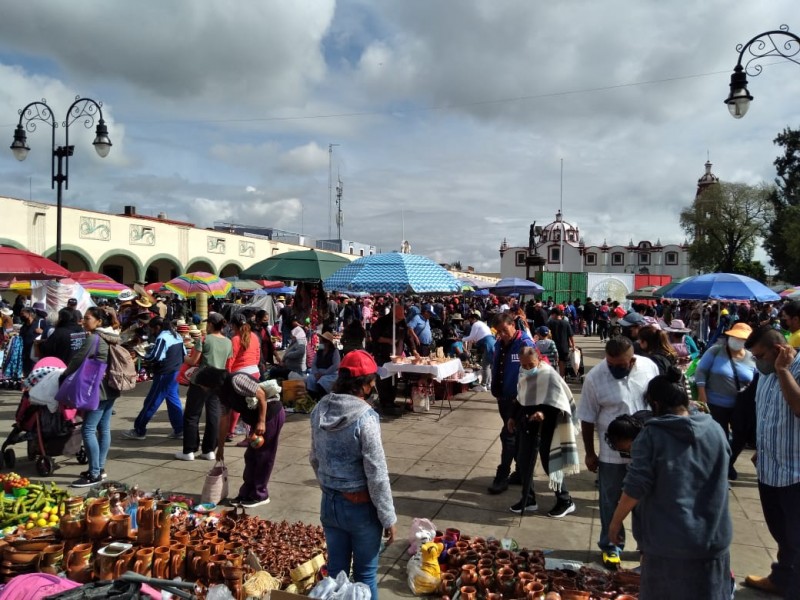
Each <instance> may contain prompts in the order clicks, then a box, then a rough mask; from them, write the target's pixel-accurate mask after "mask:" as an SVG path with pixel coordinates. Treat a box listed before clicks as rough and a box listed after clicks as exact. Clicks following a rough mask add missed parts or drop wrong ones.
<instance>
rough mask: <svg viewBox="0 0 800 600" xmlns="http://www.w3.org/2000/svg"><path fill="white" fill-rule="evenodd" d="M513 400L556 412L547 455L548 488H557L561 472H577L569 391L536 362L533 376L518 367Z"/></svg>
mask: <svg viewBox="0 0 800 600" xmlns="http://www.w3.org/2000/svg"><path fill="white" fill-rule="evenodd" d="M517 402H519V403H520V404H521V405H522V406H525V407H529V408H532V407H534V406H540V405H547V406H552V407H554V408H556V409H558V410H559V411H560V415H559V417H558V422H557V423H556V427H555V430H554V431H553V440H552V442H550V448H549V454H548V459H549V463H550V464H549V467H550V468H549V470H550V486H549V487H550V489H551V490H555V491H560V490H561V484H562V482H563V481H564V475H577V474H578V473H580V457H579V456H578V444H577V442H576V437H575V432H576V429H577V416H576V411H575V399H574V398H573V396H572V391H571V390H570V389H569V386H568V385H567V382H566V381H564V379H563V378H562V377H561V375H559V373H558V371H556V370H555V369H553V368H552V367H551V366H550V365H547V364H545V363H544V362H540V363H539V369H538V370H537V371H536V374H535V375H525V374H523V372H522V370H520V375H519V382H518V384H517Z"/></svg>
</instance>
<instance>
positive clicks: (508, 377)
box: [492, 331, 534, 399]
mask: <svg viewBox="0 0 800 600" xmlns="http://www.w3.org/2000/svg"><path fill="white" fill-rule="evenodd" d="M533 345H534V344H533V340H532V339H531V337H530V336H529V335H528V334H527V332H525V331H517V334H516V335H515V336H514V339H513V340H511V341H510V342H509V343H508V344H504V343H503V342H501V341H500V340H498V341H497V343H496V344H495V346H494V363H493V364H492V395H493V396H494V397H495V398H512V399H513V398H516V397H517V380H518V379H519V352H520V350H522V348H523V347H525V346H531V347H533Z"/></svg>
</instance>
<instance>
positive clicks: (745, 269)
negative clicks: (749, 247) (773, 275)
mask: <svg viewBox="0 0 800 600" xmlns="http://www.w3.org/2000/svg"><path fill="white" fill-rule="evenodd" d="M732 272H733V273H738V274H739V275H747V276H748V277H752V278H753V279H756V280H758V281H760V282H761V283H766V282H767V270H766V269H765V268H764V264H763V263H762V262H761V261H760V260H751V261H750V262H746V263H739V264H737V265H735V266H734V267H733V271H732Z"/></svg>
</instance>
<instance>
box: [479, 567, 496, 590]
mask: <svg viewBox="0 0 800 600" xmlns="http://www.w3.org/2000/svg"><path fill="white" fill-rule="evenodd" d="M493 584H494V571H492V570H491V569H479V570H478V586H479V587H480V589H481V590H482V591H483V592H487V591H489V590H491V589H493V588H492V586H493Z"/></svg>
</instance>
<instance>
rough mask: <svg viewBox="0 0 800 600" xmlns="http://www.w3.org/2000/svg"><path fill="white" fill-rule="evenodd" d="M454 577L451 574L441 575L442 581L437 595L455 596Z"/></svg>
mask: <svg viewBox="0 0 800 600" xmlns="http://www.w3.org/2000/svg"><path fill="white" fill-rule="evenodd" d="M456 589H457V588H456V576H455V575H453V574H452V573H442V580H441V582H440V583H439V595H440V596H450V597H451V598H452V597H453V596H455V593H456Z"/></svg>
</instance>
